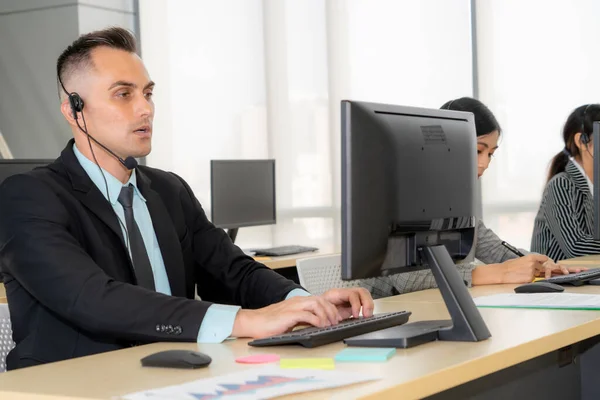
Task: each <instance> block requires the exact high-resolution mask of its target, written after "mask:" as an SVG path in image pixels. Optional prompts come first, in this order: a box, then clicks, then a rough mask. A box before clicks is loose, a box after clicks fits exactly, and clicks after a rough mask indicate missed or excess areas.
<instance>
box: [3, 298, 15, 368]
mask: <svg viewBox="0 0 600 400" xmlns="http://www.w3.org/2000/svg"><path fill="white" fill-rule="evenodd" d="M13 347H15V343H14V342H13V340H12V328H11V325H10V314H9V312H8V304H0V372H4V371H6V356H7V355H8V352H9V351H11V350H12V349H13Z"/></svg>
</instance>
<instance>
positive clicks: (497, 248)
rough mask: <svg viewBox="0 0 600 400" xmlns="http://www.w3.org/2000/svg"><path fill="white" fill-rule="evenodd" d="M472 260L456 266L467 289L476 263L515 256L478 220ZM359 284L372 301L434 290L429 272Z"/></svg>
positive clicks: (501, 260) (492, 261) (381, 278)
mask: <svg viewBox="0 0 600 400" xmlns="http://www.w3.org/2000/svg"><path fill="white" fill-rule="evenodd" d="M524 253H525V252H524ZM475 258H476V261H475V262H467V263H464V264H457V265H456V268H457V269H458V272H459V273H460V275H461V276H462V278H463V280H464V281H465V282H466V283H467V285H468V286H471V282H472V279H471V273H472V272H473V270H474V269H475V267H476V266H477V265H478V264H481V263H483V264H497V263H502V262H504V261H506V260H510V259H513V258H518V257H517V256H516V255H514V254H513V253H511V252H510V251H509V250H508V249H507V248H506V247H504V246H502V240H500V238H499V237H498V236H497V235H496V234H495V233H494V232H493V231H492V230H491V229H488V228H487V227H486V226H485V225H484V224H483V222H482V221H479V222H478V224H477V241H476V243H475ZM471 259H472V258H471ZM477 260H478V261H479V262H478V261H477ZM360 285H361V286H362V287H364V288H365V289H367V290H369V292H371V295H372V296H373V298H380V297H388V296H393V295H396V294H402V293H409V292H415V291H417V290H425V289H431V288H435V287H437V284H436V282H435V279H434V277H433V273H432V272H431V270H428V269H427V270H422V271H415V272H406V273H401V274H395V275H390V276H386V277H378V278H369V279H364V280H362V281H361V282H360Z"/></svg>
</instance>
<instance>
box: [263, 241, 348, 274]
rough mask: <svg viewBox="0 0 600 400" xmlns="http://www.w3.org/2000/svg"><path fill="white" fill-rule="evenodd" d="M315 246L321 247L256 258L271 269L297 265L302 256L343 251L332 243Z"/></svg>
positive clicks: (326, 254)
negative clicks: (311, 250) (304, 251)
mask: <svg viewBox="0 0 600 400" xmlns="http://www.w3.org/2000/svg"><path fill="white" fill-rule="evenodd" d="M315 247H319V250H317V251H314V252H308V253H299V254H291V255H289V256H282V257H254V259H255V260H256V261H259V262H261V263H263V264H265V265H266V266H267V267H269V268H271V269H281V268H290V267H295V266H296V261H297V260H299V259H301V258H308V257H318V256H328V255H331V254H335V253H339V252H340V251H341V250H340V247H339V246H334V245H331V244H327V245H323V246H315Z"/></svg>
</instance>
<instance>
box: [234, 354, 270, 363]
mask: <svg viewBox="0 0 600 400" xmlns="http://www.w3.org/2000/svg"><path fill="white" fill-rule="evenodd" d="M277 361H279V356H278V355H277V354H254V355H252V356H246V357H239V358H236V359H235V362H238V363H241V364H265V363H271V362H277Z"/></svg>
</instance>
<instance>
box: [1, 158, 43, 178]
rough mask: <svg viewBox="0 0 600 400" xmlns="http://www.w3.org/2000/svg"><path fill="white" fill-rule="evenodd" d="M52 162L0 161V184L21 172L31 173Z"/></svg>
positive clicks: (27, 160)
mask: <svg viewBox="0 0 600 400" xmlns="http://www.w3.org/2000/svg"><path fill="white" fill-rule="evenodd" d="M53 161H54V160H43V159H36V160H33V159H31V160H30V159H12V160H0V183H2V182H3V181H4V180H5V179H6V178H8V177H9V176H12V175H16V174H22V173H23V172H28V171H31V170H32V169H34V168H37V167H44V166H46V165H48V164H50V163H52V162H53Z"/></svg>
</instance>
